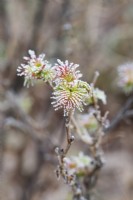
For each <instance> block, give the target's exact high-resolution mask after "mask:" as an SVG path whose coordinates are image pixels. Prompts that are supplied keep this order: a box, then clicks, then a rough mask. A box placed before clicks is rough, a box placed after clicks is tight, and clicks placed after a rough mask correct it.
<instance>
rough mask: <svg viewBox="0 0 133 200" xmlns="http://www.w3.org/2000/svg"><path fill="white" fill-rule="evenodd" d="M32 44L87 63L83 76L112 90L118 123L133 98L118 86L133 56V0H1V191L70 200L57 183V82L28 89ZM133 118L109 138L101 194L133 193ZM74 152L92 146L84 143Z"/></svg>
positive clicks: (60, 124) (52, 55)
mask: <svg viewBox="0 0 133 200" xmlns="http://www.w3.org/2000/svg"><path fill="white" fill-rule="evenodd" d="M28 49H33V50H35V51H36V53H37V54H40V53H42V52H44V53H45V54H46V58H47V59H48V60H50V61H51V62H55V61H56V59H57V58H60V59H62V60H65V59H68V60H69V61H72V62H74V63H78V64H80V71H81V72H82V73H83V79H84V80H85V81H88V82H91V81H92V79H93V75H94V72H95V71H96V70H98V71H99V72H100V77H99V80H98V82H97V86H98V87H99V88H100V89H103V90H104V91H105V92H106V94H107V101H108V103H107V105H106V106H104V107H102V111H103V112H104V111H106V110H109V112H110V114H109V119H110V121H112V120H113V119H114V117H115V116H116V114H117V113H118V111H119V110H120V109H121V108H122V107H123V105H124V102H125V101H126V99H127V98H128V96H125V95H124V94H123V93H122V91H121V90H120V89H119V88H118V87H117V66H118V65H120V64H123V63H125V62H127V61H132V60H133V1H132V0H0V196H1V199H2V200H44V199H45V200H51V199H52V198H53V196H54V200H70V199H71V195H70V190H69V188H68V187H67V186H66V185H65V184H63V181H57V178H56V175H55V169H56V165H57V158H56V155H55V152H54V149H55V147H56V146H58V145H60V144H63V142H64V134H65V133H64V120H63V119H62V111H58V112H55V111H54V109H53V108H52V107H51V100H50V96H51V88H50V87H49V86H47V85H45V84H44V83H38V84H36V85H35V86H34V87H30V89H27V88H24V87H23V78H22V77H21V78H20V77H17V76H16V69H17V67H18V66H19V65H20V63H22V62H23V59H22V58H23V56H26V55H27V51H28ZM132 130H133V124H132V119H129V118H128V119H126V120H122V121H121V122H120V123H118V124H117V125H116V126H115V127H114V128H113V129H112V130H111V131H110V132H109V133H108V134H107V136H105V141H103V149H104V152H105V159H106V164H105V166H104V167H103V169H102V172H101V173H100V177H99V180H98V184H97V187H96V188H95V192H96V197H95V199H98V200H106V199H108V200H132V199H133V173H132V166H133V156H132V150H133V134H132V132H133V131H132ZM73 146H74V147H73V149H72V151H73V154H77V153H78V152H79V151H80V150H84V149H85V148H86V147H85V145H83V144H82V143H80V142H79V141H75V144H74V145H73Z"/></svg>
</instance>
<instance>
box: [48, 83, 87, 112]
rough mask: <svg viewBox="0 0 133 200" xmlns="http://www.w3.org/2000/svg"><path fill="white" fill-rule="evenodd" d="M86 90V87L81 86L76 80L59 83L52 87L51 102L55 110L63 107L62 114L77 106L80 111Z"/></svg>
mask: <svg viewBox="0 0 133 200" xmlns="http://www.w3.org/2000/svg"><path fill="white" fill-rule="evenodd" d="M87 95H88V92H87V90H86V88H84V87H81V86H80V85H79V84H78V81H75V82H73V83H71V84H70V83H65V84H60V85H58V86H57V87H55V88H54V92H53V96H52V97H51V98H52V99H54V101H53V102H52V104H53V106H54V107H55V110H58V109H60V108H63V109H64V116H67V115H68V113H69V112H71V111H72V112H73V111H74V110H75V108H77V109H78V110H79V111H80V112H82V111H83V104H84V100H85V98H86V96H87Z"/></svg>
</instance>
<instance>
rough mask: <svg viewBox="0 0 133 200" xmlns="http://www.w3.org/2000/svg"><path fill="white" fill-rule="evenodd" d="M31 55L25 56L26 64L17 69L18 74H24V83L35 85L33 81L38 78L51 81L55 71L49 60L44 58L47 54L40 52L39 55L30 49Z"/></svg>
mask: <svg viewBox="0 0 133 200" xmlns="http://www.w3.org/2000/svg"><path fill="white" fill-rule="evenodd" d="M28 53H29V57H24V60H25V64H21V66H19V67H18V69H17V72H18V73H17V75H18V76H24V77H25V82H24V85H27V87H29V85H30V84H31V85H33V81H34V80H35V79H36V80H37V79H42V80H44V81H50V80H51V79H52V78H53V76H54V75H53V71H52V69H51V65H50V64H49V63H48V61H47V60H44V58H45V54H40V55H39V56H38V57H37V56H36V54H35V52H34V51H32V50H29V51H28Z"/></svg>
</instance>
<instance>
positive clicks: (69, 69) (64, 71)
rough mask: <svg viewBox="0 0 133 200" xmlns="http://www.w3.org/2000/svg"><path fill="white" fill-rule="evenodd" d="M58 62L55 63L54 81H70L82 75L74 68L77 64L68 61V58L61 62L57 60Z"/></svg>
mask: <svg viewBox="0 0 133 200" xmlns="http://www.w3.org/2000/svg"><path fill="white" fill-rule="evenodd" d="M57 62H58V63H56V64H55V66H54V69H55V71H56V78H55V82H56V83H58V82H61V81H63V82H72V81H74V80H77V79H79V78H80V77H82V74H81V73H80V71H79V70H76V69H77V67H79V65H78V64H73V63H69V62H68V60H66V61H65V62H62V61H61V60H59V59H58V60H57Z"/></svg>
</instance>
